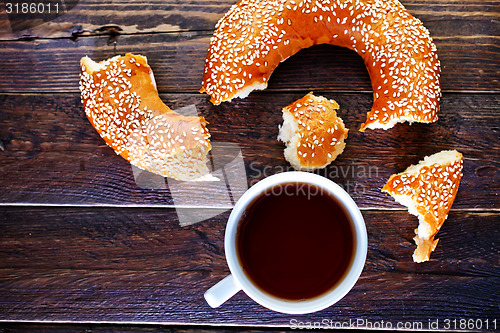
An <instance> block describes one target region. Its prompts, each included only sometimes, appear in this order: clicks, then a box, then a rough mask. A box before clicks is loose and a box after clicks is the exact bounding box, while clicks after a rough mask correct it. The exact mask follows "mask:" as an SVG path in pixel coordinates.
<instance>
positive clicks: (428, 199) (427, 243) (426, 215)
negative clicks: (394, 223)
mask: <svg viewBox="0 0 500 333" xmlns="http://www.w3.org/2000/svg"><path fill="white" fill-rule="evenodd" d="M462 169H463V156H462V154H461V153H459V152H458V151H456V150H444V151H441V152H439V153H436V154H434V155H431V156H426V157H425V158H424V160H423V161H420V163H418V164H417V165H412V166H410V167H408V168H407V169H406V170H405V171H404V172H402V173H399V174H396V175H392V176H391V177H390V178H389V180H388V181H387V183H386V184H385V186H384V187H383V188H382V191H383V192H386V193H388V194H390V195H391V196H392V197H393V198H394V199H395V200H396V201H397V202H399V203H400V204H402V205H404V206H406V207H407V208H408V212H409V213H410V214H413V215H416V216H417V217H418V219H419V226H418V228H417V229H415V234H416V236H415V238H414V240H415V243H416V244H417V248H416V250H415V252H414V253H413V261H415V262H423V261H427V260H429V256H430V254H431V252H432V251H434V249H435V248H436V245H437V243H438V239H436V240H434V237H435V236H436V234H437V232H438V231H439V229H441V226H442V225H443V223H444V221H445V220H446V219H447V218H448V213H449V211H450V208H451V205H452V204H453V201H454V200H455V197H456V195H457V191H458V186H459V185H460V180H461V178H462Z"/></svg>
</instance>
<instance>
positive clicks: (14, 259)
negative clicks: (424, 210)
mask: <svg viewBox="0 0 500 333" xmlns="http://www.w3.org/2000/svg"><path fill="white" fill-rule="evenodd" d="M0 211H1V213H0V226H1V228H2V233H1V234H0V258H2V260H0V313H1V315H0V318H1V319H2V320H34V321H45V320H58V321H80V322H82V321H92V322H102V321H106V322H147V323H178V322H189V323H195V324H205V325H210V324H238V325H259V326H269V325H271V326H272V325H278V326H284V327H286V326H289V325H290V320H291V319H298V320H304V321H305V320H309V321H314V320H322V319H323V318H326V319H328V320H333V321H346V320H347V321H348V320H349V319H351V320H357V319H363V320H370V321H372V322H374V321H381V320H385V321H392V322H393V324H394V325H396V322H397V321H422V322H423V323H424V325H427V323H428V320H429V319H431V320H435V319H439V320H440V321H441V323H442V322H443V320H444V319H446V318H448V319H449V318H452V319H453V318H457V319H459V318H466V319H471V318H473V319H478V318H481V319H489V320H490V321H491V320H493V319H496V318H497V316H498V302H499V301H500V292H499V290H498V288H497V286H498V283H500V270H499V267H500V266H499V265H498V263H499V259H500V255H499V252H498V249H497V247H496V243H497V241H498V237H499V236H500V234H499V232H500V228H499V222H500V218H499V217H500V216H499V214H498V213H497V212H493V213H490V212H484V213H470V212H454V213H451V214H450V216H449V219H448V221H447V222H446V223H445V224H444V226H443V228H442V229H441V231H440V232H439V238H440V243H439V245H438V247H437V249H436V251H435V252H434V253H433V254H432V256H431V260H430V261H429V262H426V263H423V264H415V263H413V262H412V260H411V253H412V252H413V249H414V245H413V241H412V237H413V229H414V227H415V226H416V224H417V219H416V218H415V217H414V216H411V215H409V214H408V213H406V212H396V211H389V212H380V211H372V210H368V211H363V215H364V217H365V220H366V225H367V230H368V237H369V250H368V258H367V263H366V266H365V269H364V271H363V273H362V275H361V278H360V280H359V281H358V283H357V284H356V286H355V287H354V289H353V290H352V291H351V292H350V293H349V294H348V295H347V296H346V297H345V298H344V299H343V300H341V301H340V302H339V303H337V304H336V305H335V306H332V307H330V308H328V309H326V310H324V311H321V312H318V313H315V314H310V315H303V316H290V315H284V314H279V313H274V312H272V311H268V310H266V309H264V308H262V307H260V306H258V305H256V304H254V303H253V301H251V300H250V299H249V298H248V297H247V296H246V295H244V294H242V293H239V294H238V295H236V296H235V297H234V298H233V299H231V300H230V301H228V302H227V303H226V304H224V305H223V306H222V307H220V308H218V309H215V310H214V309H211V308H209V306H208V305H207V304H206V303H205V301H204V300H203V296H202V294H203V292H204V291H205V290H206V289H207V288H209V287H210V286H211V285H213V284H214V283H216V282H217V281H218V280H219V279H221V278H222V277H224V276H225V275H226V274H228V268H227V264H226V263H225V259H224V253H223V237H224V226H225V221H226V219H227V216H228V213H224V214H222V215H219V216H217V217H215V218H213V219H210V220H208V221H205V222H202V223H199V224H196V225H193V226H190V227H187V228H181V227H179V226H178V224H177V222H176V217H175V211H174V210H170V209H116V208H114V209H110V208H103V209H90V208H83V209H75V208H53V209H45V208H33V207H29V208H21V207H1V208H0Z"/></svg>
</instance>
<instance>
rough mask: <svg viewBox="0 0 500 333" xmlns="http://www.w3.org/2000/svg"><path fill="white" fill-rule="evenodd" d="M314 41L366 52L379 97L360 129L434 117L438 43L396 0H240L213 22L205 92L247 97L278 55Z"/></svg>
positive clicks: (214, 96) (217, 97)
mask: <svg viewBox="0 0 500 333" xmlns="http://www.w3.org/2000/svg"><path fill="white" fill-rule="evenodd" d="M315 44H332V45H337V46H343V47H347V48H349V49H352V50H354V51H356V52H357V53H358V54H359V55H360V56H361V57H362V58H363V60H364V62H365V65H366V68H367V70H368V73H369V75H370V78H371V82H372V87H373V98H374V102H373V106H372V109H371V111H370V112H369V113H368V115H367V120H366V122H365V123H364V124H362V126H361V129H360V130H361V131H364V130H365V129H366V128H370V129H375V128H383V129H388V128H391V127H392V126H394V124H396V123H398V122H404V121H408V122H410V123H411V122H424V123H430V122H434V121H436V120H437V112H438V109H439V101H440V97H441V89H440V65H439V60H438V56H437V53H436V47H435V45H434V43H433V41H432V39H431V37H430V35H429V32H428V30H427V29H426V28H425V27H424V26H423V25H422V23H421V22H420V21H419V20H418V19H416V18H414V17H413V16H412V15H410V14H409V13H408V12H407V11H406V9H405V8H404V7H403V5H401V3H399V1H397V0H333V1H331V0H241V1H239V2H238V3H237V4H236V5H234V6H233V7H231V9H230V10H229V11H228V12H227V13H226V15H225V16H224V17H223V18H222V19H221V20H220V21H219V22H218V23H217V25H216V30H215V32H214V35H213V37H212V39H211V41H210V48H209V50H208V53H207V58H206V62H205V71H204V75H203V83H202V89H201V90H200V92H207V93H208V94H209V95H210V96H211V101H212V103H214V104H216V105H217V104H220V103H221V102H223V101H230V100H231V99H233V98H235V97H241V98H243V97H246V96H247V95H248V94H249V93H250V92H251V91H252V90H255V89H265V88H266V87H267V82H268V80H269V77H270V76H271V74H272V73H273V71H274V69H275V68H276V67H277V66H278V64H279V63H280V62H281V61H284V60H285V59H287V58H288V57H290V56H292V55H293V54H295V53H296V52H298V51H299V50H301V49H303V48H307V47H310V46H312V45H315Z"/></svg>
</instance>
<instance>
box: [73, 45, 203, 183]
mask: <svg viewBox="0 0 500 333" xmlns="http://www.w3.org/2000/svg"><path fill="white" fill-rule="evenodd" d="M80 66H81V73H80V90H81V95H82V103H83V106H84V108H85V113H86V115H87V118H88V119H89V120H90V122H91V123H92V125H93V126H94V128H95V129H96V130H97V132H98V133H99V134H100V135H101V137H102V138H103V139H104V141H106V143H107V144H108V145H109V146H110V147H111V148H113V149H114V150H115V152H116V153H117V154H119V155H121V156H122V157H124V158H125V159H126V160H128V161H129V162H130V163H132V164H133V165H135V166H137V167H139V168H141V169H144V170H147V171H150V172H153V173H155V174H158V175H161V176H165V177H172V178H175V179H178V180H195V179H200V178H202V177H203V176H205V175H208V173H209V169H208V167H207V164H206V162H207V153H208V151H209V150H210V149H211V146H210V142H209V138H210V134H209V133H208V130H207V128H206V124H207V122H206V121H205V119H204V118H203V117H185V116H182V115H180V114H178V113H176V112H174V111H172V110H171V109H170V108H169V107H168V106H166V105H165V104H163V102H162V101H161V99H160V97H159V96H158V91H157V90H156V83H155V80H154V76H153V72H152V70H151V68H150V67H149V65H148V64H147V59H146V58H145V57H143V56H140V55H133V54H127V55H125V56H117V57H114V58H111V59H108V60H106V61H102V62H100V63H96V62H94V61H93V60H92V59H90V58H88V57H84V58H82V59H81V64H80Z"/></svg>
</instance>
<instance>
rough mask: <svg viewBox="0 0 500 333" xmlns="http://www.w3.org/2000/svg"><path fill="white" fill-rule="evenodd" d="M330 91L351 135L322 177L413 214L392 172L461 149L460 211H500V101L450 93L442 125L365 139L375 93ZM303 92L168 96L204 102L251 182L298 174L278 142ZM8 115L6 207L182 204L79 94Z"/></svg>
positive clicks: (217, 137) (1, 116)
mask: <svg viewBox="0 0 500 333" xmlns="http://www.w3.org/2000/svg"><path fill="white" fill-rule="evenodd" d="M318 94H323V93H322V92H320V91H319V92H318ZM324 95H325V96H327V97H329V98H334V99H336V100H337V101H338V102H339V103H340V105H341V109H340V111H339V115H340V116H341V117H343V119H344V121H345V123H346V125H347V126H348V128H350V129H351V131H350V132H349V138H348V141H347V148H346V149H345V151H344V153H343V154H342V155H341V156H340V157H339V158H338V159H337V160H336V161H335V162H334V163H333V164H332V165H330V166H329V167H328V168H326V169H324V170H322V171H318V172H317V173H319V174H321V175H324V176H326V177H328V178H330V179H332V180H334V181H335V182H337V183H339V184H340V185H341V186H343V187H344V188H345V189H346V190H347V191H348V192H349V193H350V194H351V195H352V196H353V198H354V200H355V201H356V202H357V203H358V204H359V205H360V206H361V207H364V208H369V207H372V208H398V209H403V207H402V206H400V205H398V204H397V203H395V202H394V200H393V199H392V198H390V197H388V196H386V195H385V194H382V193H381V192H380V189H381V187H382V186H383V185H384V183H385V181H386V180H387V179H388V178H389V176H390V175H391V174H393V173H396V172H401V171H403V170H404V169H405V168H406V167H407V166H408V165H410V164H414V163H417V162H418V161H419V160H421V159H422V158H423V157H424V156H426V155H430V154H433V153H436V152H438V151H441V150H443V149H457V150H459V151H461V152H462V153H463V154H464V156H465V170H464V177H463V179H462V183H461V187H460V191H459V192H458V196H457V199H456V201H455V203H454V205H453V209H499V208H500V202H499V198H498V195H497V194H498V191H499V179H500V174H499V171H498V170H499V167H500V160H499V158H498V157H499V156H500V154H499V153H500V138H499V131H500V129H499V127H498V122H497V120H498V116H499V113H498V105H499V103H500V96H499V95H474V94H470V95H469V94H445V95H444V96H443V103H442V109H441V112H440V120H439V121H438V122H437V123H435V124H430V125H426V124H414V125H411V126H410V125H408V124H400V125H397V126H396V127H395V128H393V129H391V130H388V131H383V130H377V131H367V132H366V133H364V134H363V133H361V132H359V131H357V128H359V125H360V123H361V122H363V121H364V120H365V110H368V109H369V107H370V103H371V96H370V95H369V94H340V93H335V94H333V93H328V92H326V93H324ZM301 96H303V93H302V94H299V93H297V94H269V93H256V94H253V95H251V96H249V97H248V98H247V99H244V100H237V101H235V102H234V103H231V104H224V105H222V106H219V107H215V106H211V105H210V104H208V103H207V100H206V97H205V96H202V95H186V94H180V95H179V94H169V95H163V99H164V100H165V102H166V103H167V104H168V105H170V106H171V107H172V108H174V109H176V108H179V107H182V106H186V105H194V106H195V107H196V108H197V110H198V112H199V113H200V114H201V115H203V116H205V117H206V119H207V120H208V121H209V122H210V125H209V129H210V131H211V133H212V140H213V142H214V143H222V142H232V143H234V144H236V145H238V146H239V147H240V149H241V151H242V154H243V159H244V163H245V169H246V173H247V184H248V185H250V186H251V185H253V184H255V183H256V182H257V181H259V180H260V179H262V178H264V177H265V176H269V175H271V174H274V173H278V172H283V171H287V170H292V169H291V167H290V166H289V165H288V163H287V162H286V161H285V160H284V158H283V148H284V145H283V144H282V143H281V142H278V141H277V140H276V137H277V134H278V125H279V124H281V123H282V119H281V111H280V110H281V108H282V107H283V106H285V105H288V104H289V103H291V102H292V101H294V100H296V99H298V98H299V97H301ZM0 109H1V110H2V113H0V123H1V124H2V126H1V127H0V139H1V142H2V145H3V148H2V149H3V150H4V151H0V158H1V159H2V163H1V164H0V172H1V173H2V174H3V175H4V176H3V177H2V178H1V180H0V186H1V188H2V189H3V191H2V192H1V193H0V202H1V203H3V204H72V205H141V206H151V205H153V206H155V205H156V206H164V205H167V206H171V205H172V204H173V201H172V196H171V193H170V191H169V189H168V188H169V187H168V186H167V187H166V189H158V190H149V189H141V188H140V187H139V186H138V185H137V184H136V182H135V180H134V177H133V173H132V169H131V166H130V164H129V163H128V162H127V161H125V160H124V159H123V158H121V157H119V156H116V154H115V153H114V152H113V150H112V149H111V148H109V147H107V146H106V145H105V144H104V141H103V140H102V139H101V138H100V137H99V135H98V134H97V132H96V131H95V130H94V129H93V127H92V126H91V125H90V123H89V122H88V120H87V119H86V117H85V114H84V112H83V110H82V106H81V103H80V97H79V95H77V94H62V95H0ZM20 180H22V181H20ZM243 182H244V180H243ZM193 186H194V185H192V184H186V185H185V186H184V190H181V194H182V193H185V194H186V196H187V197H191V198H192V201H190V202H189V203H190V204H192V205H193V206H199V205H200V204H202V205H203V206H206V205H207V204H208V205H211V206H213V207H227V204H225V205H224V204H221V203H220V202H218V201H217V200H207V199H206V193H205V192H200V191H198V192H196V191H194V187H193ZM193 191H194V192H193ZM220 191H222V192H223V193H226V191H227V188H226V186H225V184H224V183H222V185H221V186H220V187H216V188H215V189H214V190H213V192H212V193H211V194H210V198H214V197H215V196H216V195H218V194H220V193H221V192H220ZM212 195H213V197H212ZM200 202H201V203H200Z"/></svg>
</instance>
